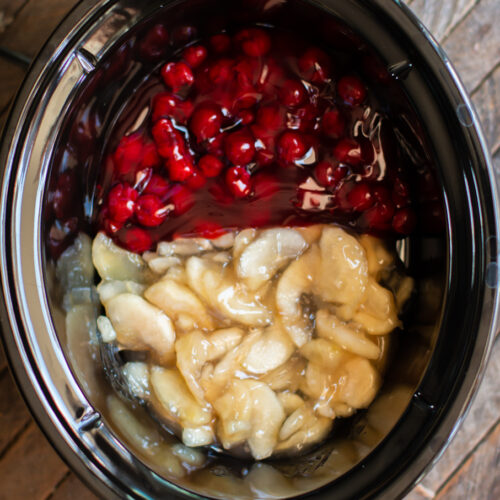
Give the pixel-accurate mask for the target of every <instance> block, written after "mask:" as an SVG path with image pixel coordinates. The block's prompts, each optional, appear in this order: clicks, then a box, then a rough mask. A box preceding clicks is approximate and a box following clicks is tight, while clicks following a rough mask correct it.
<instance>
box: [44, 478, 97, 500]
mask: <svg viewBox="0 0 500 500" xmlns="http://www.w3.org/2000/svg"><path fill="white" fill-rule="evenodd" d="M68 498H75V499H77V500H97V499H98V497H96V496H95V495H94V493H92V492H91V491H90V490H89V489H88V488H87V487H86V486H85V485H84V484H83V483H82V482H81V481H80V479H78V478H77V477H76V476H75V474H73V473H72V472H71V473H70V474H68V476H67V477H65V478H64V479H63V480H62V482H61V483H60V484H59V485H58V486H57V487H56V489H55V491H54V492H53V493H52V495H50V497H49V498H48V499H47V500H67V499H68Z"/></svg>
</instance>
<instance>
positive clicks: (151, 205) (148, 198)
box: [135, 194, 168, 227]
mask: <svg viewBox="0 0 500 500" xmlns="http://www.w3.org/2000/svg"><path fill="white" fill-rule="evenodd" d="M167 213H168V209H167V208H166V207H165V205H163V203H162V202H161V201H160V199H159V198H158V197H157V196H155V195H154V194H144V195H142V196H139V198H137V201H136V202H135V217H136V218H137V220H138V222H139V223H140V224H141V225H143V226H146V227H156V226H159V225H160V224H161V223H162V222H163V221H164V220H165V217H166V216H167Z"/></svg>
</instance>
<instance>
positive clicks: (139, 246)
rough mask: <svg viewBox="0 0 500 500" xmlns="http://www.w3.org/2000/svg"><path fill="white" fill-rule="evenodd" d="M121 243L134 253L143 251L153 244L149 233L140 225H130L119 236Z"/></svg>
mask: <svg viewBox="0 0 500 500" xmlns="http://www.w3.org/2000/svg"><path fill="white" fill-rule="evenodd" d="M121 240H122V242H123V244H124V245H125V246H126V247H127V248H128V250H130V251H131V252H134V253H144V252H146V251H147V250H149V249H150V248H151V246H152V245H153V239H152V238H151V236H150V234H149V233H148V232H147V231H146V230H144V229H141V228H140V227H131V228H129V229H127V230H126V231H125V234H124V235H123V236H122V238H121Z"/></svg>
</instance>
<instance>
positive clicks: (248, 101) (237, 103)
mask: <svg viewBox="0 0 500 500" xmlns="http://www.w3.org/2000/svg"><path fill="white" fill-rule="evenodd" d="M259 99H260V94H259V93H258V92H255V90H254V89H253V88H252V89H246V90H242V89H239V90H238V91H237V92H236V95H235V96H234V103H233V106H232V107H231V109H232V110H233V111H239V110H240V109H248V108H251V107H253V106H255V104H257V102H258V101H259Z"/></svg>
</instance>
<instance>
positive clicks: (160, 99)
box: [152, 92, 193, 124]
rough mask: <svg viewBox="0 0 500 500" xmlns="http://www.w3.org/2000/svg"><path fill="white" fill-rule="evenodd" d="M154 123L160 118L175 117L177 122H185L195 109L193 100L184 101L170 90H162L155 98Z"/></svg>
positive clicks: (153, 104) (153, 105)
mask: <svg viewBox="0 0 500 500" xmlns="http://www.w3.org/2000/svg"><path fill="white" fill-rule="evenodd" d="M152 108H153V114H152V121H153V123H154V122H156V121H158V120H159V119H160V118H169V117H170V118H173V119H174V120H175V121H176V122H177V123H180V124H185V123H186V122H187V120H188V118H189V117H190V116H191V113H192V111H193V104H192V102H191V101H182V100H181V99H179V98H178V97H177V96H174V95H173V94H171V93H170V92H162V93H160V94H157V95H156V96H155V97H154V98H153V103H152Z"/></svg>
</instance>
